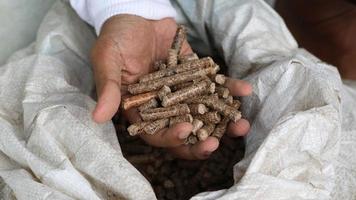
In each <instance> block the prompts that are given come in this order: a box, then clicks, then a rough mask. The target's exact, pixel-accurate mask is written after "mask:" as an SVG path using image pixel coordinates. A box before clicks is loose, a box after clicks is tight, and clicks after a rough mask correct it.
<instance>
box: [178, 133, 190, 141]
mask: <svg viewBox="0 0 356 200" xmlns="http://www.w3.org/2000/svg"><path fill="white" fill-rule="evenodd" d="M189 135H190V132H185V131H184V132H180V133H179V134H178V138H179V139H181V140H183V139H186V138H187V137H188V136H189Z"/></svg>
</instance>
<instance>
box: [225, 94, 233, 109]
mask: <svg viewBox="0 0 356 200" xmlns="http://www.w3.org/2000/svg"><path fill="white" fill-rule="evenodd" d="M233 101H234V98H233V97H232V96H231V95H229V96H227V97H226V98H225V99H224V102H225V103H226V104H228V105H230V106H231V105H232V103H233Z"/></svg>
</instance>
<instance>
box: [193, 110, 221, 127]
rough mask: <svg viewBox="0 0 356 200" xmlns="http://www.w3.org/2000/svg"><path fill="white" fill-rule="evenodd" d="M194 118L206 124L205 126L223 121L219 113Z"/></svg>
mask: <svg viewBox="0 0 356 200" xmlns="http://www.w3.org/2000/svg"><path fill="white" fill-rule="evenodd" d="M194 118H196V119H199V120H201V121H203V122H204V124H217V123H219V122H220V121H221V116H220V114H219V113H218V112H217V111H213V112H207V113H205V114H202V115H199V114H198V115H194Z"/></svg>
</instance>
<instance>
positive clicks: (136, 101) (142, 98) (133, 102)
mask: <svg viewBox="0 0 356 200" xmlns="http://www.w3.org/2000/svg"><path fill="white" fill-rule="evenodd" d="M155 97H157V92H156V91H151V92H147V93H144V94H139V95H135V96H132V97H129V98H126V99H124V100H123V103H122V105H123V108H124V110H127V109H130V108H132V107H137V106H139V105H141V104H144V103H146V102H147V101H149V100H151V99H153V98H155Z"/></svg>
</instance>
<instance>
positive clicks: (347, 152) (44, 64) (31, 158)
mask: <svg viewBox="0 0 356 200" xmlns="http://www.w3.org/2000/svg"><path fill="white" fill-rule="evenodd" d="M174 4H175V6H176V8H177V10H178V12H179V19H178V21H179V22H181V23H184V24H186V25H187V26H188V28H189V30H190V33H191V35H190V36H189V39H190V42H191V44H192V46H193V47H194V49H196V50H197V51H198V52H199V53H201V54H209V55H213V54H217V55H220V56H221V57H223V58H224V60H225V62H226V64H227V66H228V67H229V74H230V76H233V77H236V78H244V79H245V80H247V81H249V82H251V83H252V85H253V87H254V92H253V94H252V95H251V96H250V97H246V98H243V99H242V101H243V107H242V110H243V113H244V115H245V116H244V117H246V118H247V119H249V120H250V122H251V131H250V134H249V135H248V136H247V137H246V154H245V158H244V159H243V160H242V161H241V162H239V163H237V164H236V165H235V167H234V179H235V184H234V186H232V187H231V188H227V189H225V190H220V191H215V192H205V193H201V194H198V195H196V196H195V197H193V198H192V199H196V200H198V199H204V200H205V199H271V200H272V199H273V200H275V199H318V200H319V199H355V198H356V193H355V191H356V185H355V184H356V172H355V171H356V168H355V166H356V158H355V157H354V156H353V155H354V154H355V153H356V135H355V134H356V123H355V121H356V110H354V109H353V108H355V107H356V89H355V88H356V87H355V83H354V82H347V84H343V83H342V81H341V79H340V77H339V74H338V72H337V70H336V68H334V67H332V66H329V65H327V64H325V63H323V62H321V61H319V60H318V59H317V58H315V57H313V56H312V55H310V54H309V53H308V52H306V51H304V50H302V49H298V47H297V44H296V42H295V41H294V39H293V38H292V36H291V35H290V33H289V32H288V30H287V29H286V27H285V25H284V24H283V21H282V20H281V19H280V18H279V16H278V15H277V14H276V13H275V12H274V11H273V10H272V9H271V8H270V7H269V6H268V5H267V4H266V3H265V2H263V1H258V0H236V1H229V0H225V1H224V0H220V1H209V0H205V1H203V0H201V1H183V0H181V1H176V2H174ZM94 40H95V37H94V34H93V31H92V30H91V29H90V28H89V27H88V26H87V25H85V24H84V23H83V22H82V21H81V20H80V19H79V18H78V17H77V16H76V15H75V13H74V12H73V11H72V9H71V8H70V7H69V5H68V4H67V3H66V2H64V1H57V2H56V3H55V5H54V6H53V7H52V8H51V9H50V11H49V13H48V14H47V16H46V17H45V18H44V19H43V22H42V23H41V25H40V28H39V30H38V33H37V38H36V41H34V42H33V43H32V44H31V45H30V46H28V47H27V48H25V49H23V50H20V51H18V52H16V53H14V54H13V55H12V57H11V58H10V59H9V60H8V61H7V63H6V64H5V65H3V66H1V67H0V177H1V179H0V197H1V198H0V199H6V200H7V199H26V200H32V199H33V200H38V199H59V200H61V199H85V200H87V199H135V200H136V199H155V195H154V193H153V190H152V188H151V187H150V185H149V183H148V182H147V180H145V178H144V177H143V176H142V175H141V174H140V173H139V172H138V171H137V170H136V169H135V168H134V167H133V166H132V165H130V164H129V163H128V162H127V161H126V160H125V159H124V158H123V156H122V153H121V150H120V146H119V143H118V142H117V138H116V134H115V130H114V127H113V125H112V123H107V124H104V125H98V124H96V123H93V122H92V121H91V116H90V113H91V111H92V110H93V107H94V106H95V102H94V101H93V100H92V98H91V97H90V96H91V94H92V91H93V80H92V71H91V67H90V65H89V59H88V57H87V55H88V52H89V49H90V47H91V45H92V43H93V42H94Z"/></svg>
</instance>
